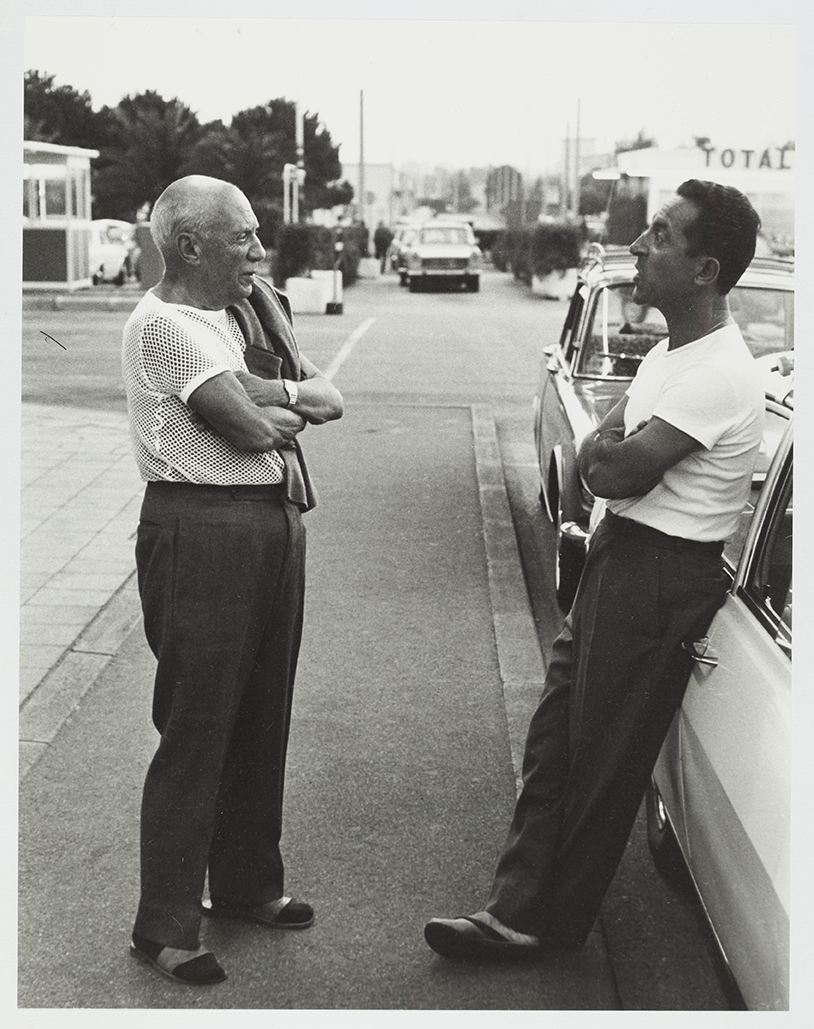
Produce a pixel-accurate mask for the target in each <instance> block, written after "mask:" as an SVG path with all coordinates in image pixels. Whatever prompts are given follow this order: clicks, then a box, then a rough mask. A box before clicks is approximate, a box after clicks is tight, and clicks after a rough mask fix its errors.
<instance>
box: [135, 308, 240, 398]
mask: <svg viewBox="0 0 814 1029" xmlns="http://www.w3.org/2000/svg"><path fill="white" fill-rule="evenodd" d="M140 347H141V361H142V367H143V369H144V374H145V377H146V379H147V382H148V385H149V386H150V387H151V388H152V389H154V390H157V391H158V392H160V393H167V394H169V395H171V396H177V397H179V398H180V399H181V400H183V402H184V403H186V402H187V400H188V399H189V397H190V395H191V394H192V393H193V392H194V391H195V390H196V389H197V388H198V386H200V385H201V384H202V383H204V382H206V381H207V380H208V379H211V378H213V377H214V376H215V375H219V374H220V373H221V372H225V371H230V368H229V365H228V364H225V363H224V362H223V360H222V359H220V358H219V357H218V356H216V355H214V354H210V353H208V352H207V351H206V350H205V349H204V348H203V347H202V346H201V345H200V344H198V343H196V342H195V340H193V339H192V338H191V337H190V336H189V334H188V333H186V332H185V331H184V329H183V327H182V326H180V325H178V324H177V323H176V322H174V321H173V320H172V319H171V318H167V317H166V316H165V315H163V314H157V315H153V316H152V317H150V318H148V319H147V320H146V321H145V323H144V325H143V326H142V330H141V340H140Z"/></svg>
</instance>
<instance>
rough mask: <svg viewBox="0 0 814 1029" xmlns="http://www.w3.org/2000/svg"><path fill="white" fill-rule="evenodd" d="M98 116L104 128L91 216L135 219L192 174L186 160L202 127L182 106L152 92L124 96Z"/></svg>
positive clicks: (187, 108) (192, 114) (191, 152)
mask: <svg viewBox="0 0 814 1029" xmlns="http://www.w3.org/2000/svg"><path fill="white" fill-rule="evenodd" d="M101 113H102V114H103V115H105V116H106V117H107V119H108V129H107V132H106V138H105V139H104V141H103V145H102V146H101V147H100V149H101V155H100V157H99V160H98V164H97V166H96V168H95V170H94V177H93V194H94V204H93V214H94V217H95V218H123V219H125V220H127V221H133V220H135V217H136V212H137V211H138V210H139V209H140V208H141V207H143V206H144V205H145V204H149V205H152V204H153V203H155V201H156V200H157V199H158V197H159V195H160V194H161V193H162V192H163V190H164V189H165V188H166V187H167V186H168V185H169V184H170V183H171V182H173V181H174V180H175V179H177V178H179V177H180V176H182V175H187V174H190V172H191V171H192V170H193V166H192V164H191V161H190V158H191V156H192V154H193V152H194V149H195V145H196V143H197V142H198V140H199V139H200V137H201V134H202V128H201V125H200V123H199V122H198V118H197V116H196V115H195V114H194V112H193V111H191V110H190V108H189V107H187V106H186V104H184V103H182V102H181V101H180V100H178V99H177V98H173V99H172V100H165V99H164V98H163V97H162V96H160V95H159V94H158V93H156V92H155V91H154V90H147V92H145V93H137V94H136V95H135V96H126V97H124V98H123V99H122V100H120V101H119V103H118V104H117V105H116V107H114V108H112V109H111V108H106V107H103V108H102V112H101Z"/></svg>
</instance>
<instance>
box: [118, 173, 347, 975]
mask: <svg viewBox="0 0 814 1029" xmlns="http://www.w3.org/2000/svg"><path fill="white" fill-rule="evenodd" d="M150 228H151V232H152V235H153V237H154V239H155V242H156V244H157V246H158V248H159V250H160V251H161V254H162V257H163V259H164V264H165V270H164V275H163V278H162V279H161V281H160V282H159V283H158V285H156V286H155V287H154V288H153V289H152V290H148V292H147V293H146V294H145V295H144V297H143V298H142V300H141V301H140V303H139V304H138V306H137V307H136V309H135V311H134V312H133V314H132V315H131V316H130V318H129V319H128V321H127V324H126V326H125V329H124V342H123V373H124V379H125V384H126V389H127V402H128V409H129V414H130V421H131V433H132V438H133V442H134V447H135V453H136V460H137V463H138V466H139V469H140V471H141V475H142V478H143V479H146V480H147V487H146V490H145V495H144V503H143V506H142V510H141V520H140V522H139V527H138V537H137V543H136V563H137V568H138V583H139V592H140V595H141V603H142V609H143V613H144V628H145V633H146V636H147V640H148V642H149V644H150V647H151V649H152V651H153V653H154V654H155V656H156V658H157V661H158V664H157V669H156V677H155V689H154V696H153V721H154V723H155V726H156V728H157V729H158V731H159V732H160V734H161V739H160V742H159V745H158V750H157V751H156V754H155V756H154V757H153V760H152V763H151V764H150V767H149V770H148V772H147V777H146V781H145V784H144V795H143V800H142V808H141V899H140V903H139V907H138V912H137V915H136V920H135V926H134V929H133V942H132V946H131V953H132V954H133V955H134V956H135V957H137V958H139V959H140V960H141V961H143V962H145V963H146V964H148V965H150V966H151V967H152V968H154V969H156V970H157V971H158V972H161V973H163V974H164V975H166V976H168V977H169V978H171V979H175V980H177V981H179V982H183V983H188V984H195V985H202V984H208V983H215V982H219V981H220V980H222V979H224V978H225V976H226V973H225V972H224V970H223V968H222V967H221V965H220V963H219V962H218V961H217V959H216V958H215V956H214V955H213V954H212V953H211V951H209V950H207V949H206V948H205V947H203V946H202V945H201V942H200V938H199V930H200V924H201V915H202V913H203V912H204V908H203V907H202V895H203V890H204V881H205V878H206V876H207V874H208V876H209V893H210V898H211V904H210V906H209V907H208V908H206V913H208V914H209V915H211V916H216V917H222V918H239V919H245V920H248V921H252V922H257V923H259V924H261V925H264V926H269V927H271V928H275V929H303V928H306V927H307V926H309V925H311V923H312V921H313V917H314V913H313V910H312V908H311V906H310V905H309V904H306V903H303V902H301V901H297V900H292V899H291V898H290V897H287V896H285V895H284V891H283V860H282V857H281V854H280V847H279V843H280V834H281V816H282V800H283V775H284V769H285V758H286V747H287V742H288V731H289V722H290V718H291V700H292V689H293V685H294V674H295V670H296V665H297V656H298V652H299V646H300V634H301V628H302V612H303V589H304V560H305V538H304V531H303V526H302V521H301V513H302V511H305V510H308V509H309V508H310V507H312V506H313V504H314V494H313V491H312V487H311V485H310V481H309V477H308V472H307V470H306V467H305V463H304V461H303V458H302V454H301V451H300V448H299V443H298V441H297V436H298V434H299V433H300V432H301V431H302V429H303V428H304V427H305V425H306V423H307V422H310V423H312V424H320V423H322V422H325V421H328V420H330V419H334V418H339V417H341V415H342V398H341V396H340V394H339V393H338V391H337V390H336V389H335V388H334V386H332V385H331V383H330V382H329V381H328V380H327V379H326V378H325V377H324V376H323V375H322V374H321V373H320V372H319V370H318V369H317V368H316V367H315V366H314V365H313V364H312V363H311V362H310V361H309V360H308V359H307V358H306V357H304V356H303V355H302V354H300V352H299V349H298V347H297V343H296V340H295V337H294V333H293V330H292V326H291V311H290V307H289V306H288V302H287V300H286V299H285V297H284V296H283V295H282V294H279V293H278V292H277V291H276V290H275V289H273V288H272V287H271V286H269V285H268V284H267V283H265V282H264V281H263V280H262V279H260V278H258V277H257V275H256V271H257V265H258V262H259V261H261V260H262V259H263V257H264V256H265V251H264V249H263V247H262V246H261V244H260V241H259V240H258V238H257V228H258V222H257V219H256V218H255V216H254V213H253V211H252V209H251V206H250V205H249V202H248V200H247V199H246V197H245V196H244V195H243V194H242V193H241V192H240V190H238V189H236V188H235V187H234V186H232V185H230V184H229V183H226V182H222V181H220V180H218V179H212V178H208V177H206V176H189V177H187V178H183V179H179V180H177V181H176V182H174V183H172V184H171V185H170V186H168V187H167V189H166V190H165V191H164V192H163V193H162V194H161V196H160V197H159V198H158V200H157V201H156V204H155V207H154V208H153V212H152V218H151V223H150ZM252 372H254V373H256V374H252Z"/></svg>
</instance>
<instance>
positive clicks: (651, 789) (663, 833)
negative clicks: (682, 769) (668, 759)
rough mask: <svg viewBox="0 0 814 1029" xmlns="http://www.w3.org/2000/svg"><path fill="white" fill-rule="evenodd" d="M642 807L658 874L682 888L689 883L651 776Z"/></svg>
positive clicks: (672, 832)
mask: <svg viewBox="0 0 814 1029" xmlns="http://www.w3.org/2000/svg"><path fill="white" fill-rule="evenodd" d="M645 809H646V813H647V845H648V847H649V848H650V855H651V857H652V858H653V864H654V865H655V866H656V869H657V871H658V872H659V874H660V875H661V876H662V877H663V878H664V879H666V880H667V881H668V882H669V883H671V884H672V885H673V886H675V887H678V888H686V887H687V886H688V884H689V878H690V877H689V872H688V871H687V866H686V864H685V862H684V855H683V854H682V853H681V847H679V845H678V840H677V839H676V836H675V832H674V831H673V827H672V825H670V820H669V819H668V817H667V811H666V809H665V807H664V802H663V801H662V799H661V794H660V793H659V788H658V786H656V781H655V779H653V778H652V776H651V779H650V783H649V785H648V787H647V791H646V793H645Z"/></svg>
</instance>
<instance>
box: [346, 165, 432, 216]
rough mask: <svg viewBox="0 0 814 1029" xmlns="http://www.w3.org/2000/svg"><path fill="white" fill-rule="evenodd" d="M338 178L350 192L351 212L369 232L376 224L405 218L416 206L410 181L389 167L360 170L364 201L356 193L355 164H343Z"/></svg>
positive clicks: (371, 166) (357, 167) (358, 184)
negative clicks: (362, 171) (362, 176)
mask: <svg viewBox="0 0 814 1029" xmlns="http://www.w3.org/2000/svg"><path fill="white" fill-rule="evenodd" d="M342 178H343V179H345V180H346V181H347V182H349V183H350V184H351V185H352V186H353V188H354V192H355V195H354V198H353V203H352V207H353V211H354V214H355V215H356V217H358V218H361V219H363V220H364V223H365V225H367V227H368V228H369V229H371V230H372V229H375V227H376V226H377V225H378V224H379V222H384V224H385V225H394V224H395V222H396V220H397V219H398V218H400V217H401V216H402V215H405V214H409V212H410V211H412V210H413V208H414V207H415V206H416V192H415V187H414V185H413V182H412V180H411V179H410V178H409V177H408V176H406V175H404V174H402V173H401V172H399V171H397V170H396V169H395V168H394V167H393V165H392V164H368V163H367V162H365V166H364V191H365V195H364V197H361V196H360V195H359V193H360V168H359V165H358V164H343V165H342Z"/></svg>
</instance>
